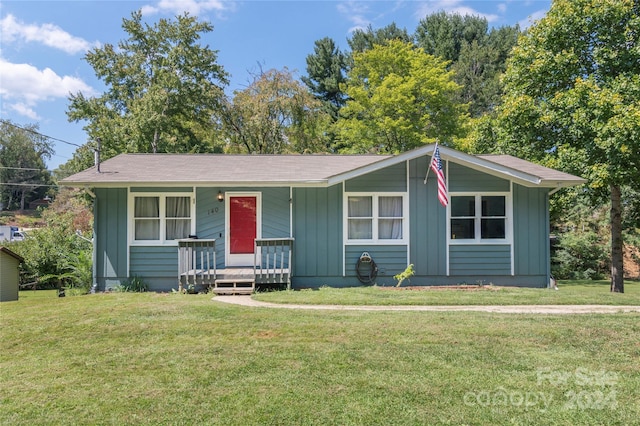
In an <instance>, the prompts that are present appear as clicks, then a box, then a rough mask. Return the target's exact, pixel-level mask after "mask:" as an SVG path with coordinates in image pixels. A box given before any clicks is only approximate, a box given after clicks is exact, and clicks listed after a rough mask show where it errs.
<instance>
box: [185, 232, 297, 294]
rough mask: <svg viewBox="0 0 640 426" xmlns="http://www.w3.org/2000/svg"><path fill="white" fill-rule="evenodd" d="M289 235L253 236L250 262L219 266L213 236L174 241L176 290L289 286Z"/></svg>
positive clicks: (245, 291) (223, 291)
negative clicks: (251, 260)
mask: <svg viewBox="0 0 640 426" xmlns="http://www.w3.org/2000/svg"><path fill="white" fill-rule="evenodd" d="M293 241H294V240H293V238H256V239H255V241H254V253H253V265H247V266H234V267H229V266H226V265H224V266H222V267H219V266H218V265H219V263H218V256H217V253H216V240H215V239H195V238H189V239H182V240H178V290H179V291H183V290H186V291H202V290H211V291H213V292H214V293H216V294H251V293H253V292H254V291H256V290H257V289H259V288H265V287H274V286H282V287H286V288H287V289H290V288H291V277H292V275H293V273H292V265H293V263H292V255H293Z"/></svg>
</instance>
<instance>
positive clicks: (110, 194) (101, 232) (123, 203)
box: [93, 188, 129, 290]
mask: <svg viewBox="0 0 640 426" xmlns="http://www.w3.org/2000/svg"><path fill="white" fill-rule="evenodd" d="M95 194H96V198H95V200H94V217H95V218H96V220H95V221H94V225H93V227H94V229H93V231H94V235H95V245H94V250H95V252H94V279H95V281H96V284H97V287H98V290H105V289H107V288H111V287H114V286H116V285H119V284H121V283H122V282H123V281H125V280H126V279H127V278H128V276H129V275H128V271H127V227H128V223H127V189H126V188H96V189H95Z"/></svg>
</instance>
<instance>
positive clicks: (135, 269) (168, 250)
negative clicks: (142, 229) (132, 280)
mask: <svg viewBox="0 0 640 426" xmlns="http://www.w3.org/2000/svg"><path fill="white" fill-rule="evenodd" d="M129 259H130V262H131V266H130V267H129V274H130V276H131V277H140V278H142V280H143V281H144V282H145V283H147V284H148V285H149V289H150V290H167V289H168V288H171V287H174V288H176V289H177V288H178V247H177V246H131V248H130V258H129Z"/></svg>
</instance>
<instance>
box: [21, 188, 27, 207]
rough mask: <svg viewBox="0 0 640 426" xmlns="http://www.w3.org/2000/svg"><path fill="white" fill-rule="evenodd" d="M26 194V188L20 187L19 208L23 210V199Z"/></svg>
mask: <svg viewBox="0 0 640 426" xmlns="http://www.w3.org/2000/svg"><path fill="white" fill-rule="evenodd" d="M26 195H27V189H22V193H21V194H20V210H24V199H25V197H26Z"/></svg>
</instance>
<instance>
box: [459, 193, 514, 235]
mask: <svg viewBox="0 0 640 426" xmlns="http://www.w3.org/2000/svg"><path fill="white" fill-rule="evenodd" d="M450 205H451V227H450V228H451V234H450V235H451V239H452V240H474V241H478V240H503V239H505V238H506V236H507V232H506V229H507V197H506V196H504V195H481V194H477V195H451V204H450Z"/></svg>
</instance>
